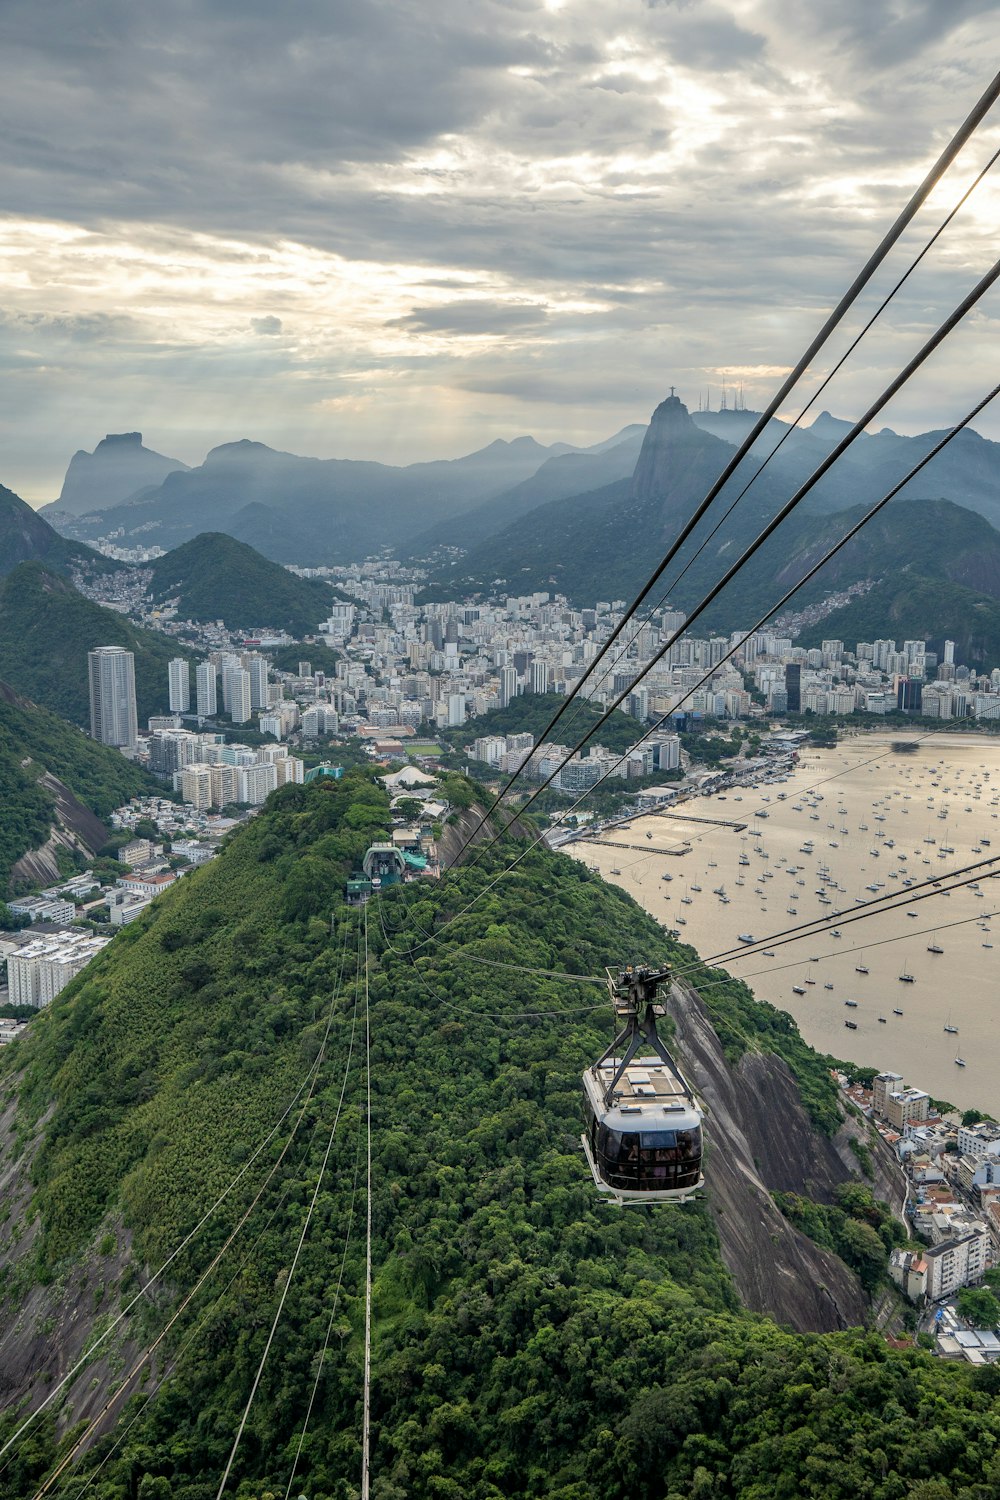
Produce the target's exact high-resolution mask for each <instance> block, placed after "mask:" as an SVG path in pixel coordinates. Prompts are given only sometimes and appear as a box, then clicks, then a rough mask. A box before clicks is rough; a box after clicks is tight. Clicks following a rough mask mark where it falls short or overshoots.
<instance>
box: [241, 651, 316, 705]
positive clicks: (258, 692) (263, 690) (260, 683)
mask: <svg viewBox="0 0 1000 1500" xmlns="http://www.w3.org/2000/svg"><path fill="white" fill-rule="evenodd" d="M302 665H303V663H302V662H300V663H299V666H300V667H301V666H302ZM305 665H306V666H308V665H309V663H308V662H306V663H305ZM267 668H268V661H267V657H266V656H251V657H249V658H248V659H247V671H248V672H249V673H250V707H251V708H266V707H267Z"/></svg>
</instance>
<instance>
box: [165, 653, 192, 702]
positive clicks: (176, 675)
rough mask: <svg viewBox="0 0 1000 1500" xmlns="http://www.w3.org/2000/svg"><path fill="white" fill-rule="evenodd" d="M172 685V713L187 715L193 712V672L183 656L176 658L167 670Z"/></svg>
mask: <svg viewBox="0 0 1000 1500" xmlns="http://www.w3.org/2000/svg"><path fill="white" fill-rule="evenodd" d="M167 678H168V682H169V685H170V712H171V713H172V714H186V713H190V711H191V670H190V668H189V667H188V664H187V662H186V661H185V660H184V658H183V656H175V657H174V659H173V661H172V662H171V663H170V665H169V667H168V668H167Z"/></svg>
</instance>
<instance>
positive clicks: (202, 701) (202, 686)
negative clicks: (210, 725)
mask: <svg viewBox="0 0 1000 1500" xmlns="http://www.w3.org/2000/svg"><path fill="white" fill-rule="evenodd" d="M195 681H196V683H197V689H198V717H199V718H200V719H214V718H215V715H216V714H217V713H218V711H219V691H218V677H217V675H216V671H215V662H214V661H203V662H200V663H199V665H198V669H197V671H196V672H195Z"/></svg>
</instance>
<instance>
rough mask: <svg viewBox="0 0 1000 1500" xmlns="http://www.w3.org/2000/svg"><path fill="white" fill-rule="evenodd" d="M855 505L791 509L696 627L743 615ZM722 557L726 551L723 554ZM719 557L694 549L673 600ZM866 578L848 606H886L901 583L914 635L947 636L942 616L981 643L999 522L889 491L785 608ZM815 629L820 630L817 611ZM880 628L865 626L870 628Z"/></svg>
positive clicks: (986, 631) (826, 539) (813, 555)
mask: <svg viewBox="0 0 1000 1500" xmlns="http://www.w3.org/2000/svg"><path fill="white" fill-rule="evenodd" d="M864 514H865V508H864V507H862V506H855V507H854V508H852V509H851V510H846V511H838V512H837V513H836V514H835V515H832V516H826V517H822V518H817V517H815V516H810V515H805V516H798V517H792V518H791V519H790V520H789V521H788V522H787V523H786V525H785V526H784V527H782V528H781V530H780V531H779V532H778V533H776V535H775V537H774V538H772V540H771V541H770V542H769V543H768V544H767V545H766V546H765V547H763V548H762V549H761V551H760V553H759V554H758V556H757V557H756V558H755V559H754V561H753V563H751V564H750V565H749V566H748V567H747V569H746V570H745V572H743V573H741V574H740V575H739V576H738V577H737V578H735V579H734V580H733V582H732V583H731V584H730V585H729V587H728V588H727V589H726V590H725V592H724V593H723V594H722V595H721V596H720V598H719V600H718V602H717V603H716V604H714V605H712V606H711V607H710V609H709V610H708V611H706V614H705V615H704V616H703V617H702V619H701V620H699V621H698V625H697V631H698V633H705V632H707V631H709V630H712V629H715V628H720V629H725V630H729V629H736V628H737V627H738V626H739V625H747V626H749V625H752V624H753V622H754V620H756V619H758V618H759V617H760V616H761V615H762V614H763V613H764V611H765V610H766V609H767V608H768V606H769V605H771V604H773V603H774V602H775V600H776V599H777V598H778V597H780V595H781V594H782V593H783V592H784V591H785V590H786V589H787V588H788V587H789V586H790V585H791V584H793V583H794V582H795V581H796V579H798V578H801V577H802V576H803V575H804V574H805V573H806V572H807V571H808V569H809V568H810V567H811V566H812V565H813V564H814V563H815V562H817V561H818V559H819V558H820V557H822V555H823V554H824V552H826V551H827V550H828V549H829V548H830V547H831V546H833V545H834V543H836V542H837V541H839V540H840V538H841V537H842V536H843V535H844V534H845V532H847V531H848V530H850V528H851V526H853V525H854V524H856V522H857V521H859V520H860V519H861V517H862V516H863V515H864ZM732 560H733V559H732V557H731V556H730V557H729V558H728V561H729V562H731V561H732ZM721 561H722V559H721V557H720V558H718V559H715V558H711V559H709V554H706V555H705V556H704V557H702V558H699V559H698V562H697V563H695V564H694V566H693V567H692V569H691V573H690V574H689V575H688V578H687V579H686V580H685V585H684V587H683V588H682V590H681V591H679V592H678V594H677V598H678V602H679V604H680V605H681V607H682V608H690V606H691V605H692V604H693V603H694V602H695V601H696V599H697V598H698V597H699V595H700V592H701V591H702V588H703V587H704V588H706V589H707V588H708V587H709V586H710V584H711V582H712V581H713V577H712V576H710V575H711V574H712V569H713V568H714V569H715V570H716V571H715V575H714V576H716V577H717V576H718V570H719V564H720V562H721ZM869 579H877V580H879V583H878V586H877V588H876V589H874V590H873V591H871V592H870V593H869V594H868V595H866V596H862V598H861V599H860V600H859V601H857V602H856V603H852V604H851V605H849V606H847V607H848V608H850V609H860V610H861V611H862V612H864V611H865V610H866V609H867V610H868V612H869V613H871V614H874V613H876V612H877V611H878V610H884V609H887V608H888V607H889V604H890V602H891V601H892V600H894V599H895V598H896V597H897V595H899V594H903V593H905V592H906V590H909V589H912V588H918V589H922V590H924V591H925V593H924V597H923V599H922V601H921V604H920V609H919V610H918V613H920V611H922V612H923V615H924V620H923V625H922V628H921V630H920V635H921V637H926V638H928V639H932V638H933V639H937V640H939V641H940V640H943V639H944V638H945V637H948V638H949V639H951V638H952V633H951V629H950V627H949V628H945V625H944V623H943V622H944V620H945V619H947V620H949V621H950V623H951V625H954V626H955V628H956V632H957V636H956V639H963V640H968V641H969V642H970V643H976V644H982V643H984V642H985V641H987V640H991V639H994V638H995V633H996V623H995V621H996V618H997V617H996V616H993V617H991V616H990V615H989V610H991V609H993V608H994V607H995V604H996V601H998V600H1000V532H998V531H996V530H995V528H994V527H993V526H991V525H990V523H989V522H988V521H987V520H985V519H984V518H983V517H982V516H980V515H977V514H976V512H975V511H971V510H967V509H965V508H964V507H963V506H961V505H953V504H952V503H951V502H950V501H948V500H895V501H893V502H892V503H891V504H889V505H887V506H886V508H885V510H883V511H881V512H880V513H879V515H877V516H876V517H875V518H874V520H872V521H870V522H869V523H868V524H867V525H866V526H865V527H864V529H863V530H862V531H861V532H859V534H858V535H857V536H856V537H855V538H854V539H853V541H850V542H848V544H847V545H846V546H845V547H844V548H843V550H842V551H841V552H838V553H837V555H836V557H834V558H833V559H832V560H831V561H830V562H829V563H827V564H826V566H825V567H824V568H823V569H822V571H821V572H819V573H818V574H817V575H816V577H815V578H814V579H813V580H812V581H811V582H810V583H808V584H807V585H806V586H805V587H804V588H803V589H802V590H801V591H800V592H799V593H797V594H795V596H794V597H793V599H792V600H791V602H790V604H789V605H788V608H790V609H801V608H803V607H804V606H806V605H809V604H815V603H817V602H818V601H819V600H821V599H823V598H825V597H826V596H827V595H828V594H830V593H833V592H836V591H839V590H843V589H846V588H848V587H849V586H850V585H851V584H854V583H860V582H862V581H865V580H869ZM931 584H933V585H935V586H934V587H929V585H931ZM867 600H871V605H870V606H868V605H867V604H866V601H867ZM939 610H940V611H941V622H942V623H940V624H939V623H938V611H939ZM983 610H985V611H986V613H985V614H984V613H983ZM830 618H833V616H831V617H830ZM823 631H824V632H825V634H826V635H827V636H829V634H830V632H829V631H827V630H826V621H824V622H823ZM886 633H887V632H886V631H885V630H883V629H877V630H876V631H875V634H876V636H879V637H881V636H884V635H885V634H886ZM833 634H834V635H838V632H836V631H834V632H833ZM820 638H821V637H820V636H817V640H819V639H820ZM871 638H872V637H871V636H865V635H861V636H860V637H859V639H861V640H866V639H871ZM845 639H847V637H845ZM850 639H851V640H852V642H853V639H854V638H853V637H851V638H850ZM800 643H801V642H800Z"/></svg>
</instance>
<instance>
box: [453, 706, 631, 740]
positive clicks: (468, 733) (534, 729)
mask: <svg viewBox="0 0 1000 1500" xmlns="http://www.w3.org/2000/svg"><path fill="white" fill-rule="evenodd" d="M565 701H566V700H565V698H563V697H562V696H561V695H560V694H558V693H524V694H522V696H521V697H519V698H515V699H514V700H513V702H512V703H508V705H507V707H506V708H494V709H492V710H491V711H490V712H489V713H488V714H482V715H481V716H480V717H479V718H478V719H472V720H470V721H469V723H467V724H463V725H462V726H461V728H460V729H442V730H439V731H438V738H439V739H442V740H447V742H448V743H449V744H450V745H453V746H454V747H455V748H456V749H459V750H464V749H465V747H466V745H471V744H472V742H473V740H477V739H479V738H480V736H486V735H491V734H533V735H534V736H535V743H536V744H537V743H538V736H539V735H540V734H541V732H542V730H543V729H544V728H545V726H546V724H547V723H548V722H549V720H550V719H551V718H552V715H553V714H554V713H556V711H557V710H558V709H559V707H560V706H561V705H562V704H563V703H565ZM602 712H603V710H602V709H600V708H597V707H594V706H592V705H591V704H589V703H586V702H584V701H583V700H578V701H577V702H576V703H575V704H574V705H573V707H572V708H571V709H569V710H568V711H567V713H566V714H565V716H564V717H563V718H562V719H560V721H559V723H558V724H557V725H556V728H555V730H554V736H555V738H556V740H557V741H566V742H571V743H573V744H575V743H576V741H577V740H578V739H580V738H581V736H582V735H583V734H585V733H586V731H587V730H588V729H590V728H592V727H593V725H594V724H596V723H597V721H598V719H599V718H600V717H601V714H602ZM642 732H643V726H642V725H641V724H640V723H639V721H638V719H633V718H632V717H631V716H630V715H629V714H624V713H622V712H621V710H620V709H616V710H615V712H614V713H613V714H612V715H611V718H610V719H609V720H608V722H607V723H606V724H605V725H604V726H603V727H602V728H601V732H600V734H598V735H595V737H594V740H593V744H595V745H605V746H606V747H607V749H609V750H617V751H619V752H621V751H624V750H628V749H629V748H630V746H632V745H634V744H635V742H636V740H637V739H639V738H640V737H641V735H642Z"/></svg>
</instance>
